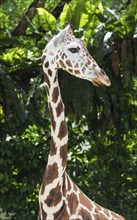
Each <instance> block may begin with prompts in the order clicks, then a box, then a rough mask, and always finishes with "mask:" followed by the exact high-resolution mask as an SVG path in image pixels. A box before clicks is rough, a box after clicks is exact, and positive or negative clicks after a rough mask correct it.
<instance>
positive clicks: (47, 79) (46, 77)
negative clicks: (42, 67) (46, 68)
mask: <svg viewBox="0 0 137 220" xmlns="http://www.w3.org/2000/svg"><path fill="white" fill-rule="evenodd" d="M44 81H45V82H46V83H47V85H48V87H49V88H50V81H49V78H48V76H47V74H44Z"/></svg>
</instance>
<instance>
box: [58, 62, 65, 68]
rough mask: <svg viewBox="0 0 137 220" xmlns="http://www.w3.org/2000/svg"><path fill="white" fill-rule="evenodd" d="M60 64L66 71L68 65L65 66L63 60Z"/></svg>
mask: <svg viewBox="0 0 137 220" xmlns="http://www.w3.org/2000/svg"><path fill="white" fill-rule="evenodd" d="M59 63H60V65H61V67H62V68H64V69H65V68H66V65H65V64H64V62H63V61H62V60H60V61H59Z"/></svg>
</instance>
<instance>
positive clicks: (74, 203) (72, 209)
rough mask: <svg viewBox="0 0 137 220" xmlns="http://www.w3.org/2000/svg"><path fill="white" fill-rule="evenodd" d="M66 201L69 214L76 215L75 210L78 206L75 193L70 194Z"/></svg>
mask: <svg viewBox="0 0 137 220" xmlns="http://www.w3.org/2000/svg"><path fill="white" fill-rule="evenodd" d="M67 200H68V207H69V210H70V213H71V214H72V215H73V214H75V213H76V209H77V206H78V199H77V196H76V195H75V193H71V194H70V195H68V196H67Z"/></svg>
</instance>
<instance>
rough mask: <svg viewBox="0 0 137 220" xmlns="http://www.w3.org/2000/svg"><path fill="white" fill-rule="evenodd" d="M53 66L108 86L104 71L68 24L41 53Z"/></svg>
mask: <svg viewBox="0 0 137 220" xmlns="http://www.w3.org/2000/svg"><path fill="white" fill-rule="evenodd" d="M47 54H48V58H49V61H51V64H52V65H53V66H54V67H55V68H61V69H64V70H66V71H67V72H69V73H70V74H72V75H74V76H76V77H79V78H82V79H86V80H89V81H91V82H92V83H93V84H94V85H95V86H99V85H106V86H110V85H111V83H110V80H109V78H108V76H107V75H106V73H105V71H104V70H102V69H101V68H100V67H99V66H98V64H97V63H96V61H95V60H94V59H93V58H92V57H91V55H90V54H89V52H88V50H87V48H86V46H85V44H84V42H83V40H81V39H78V38H75V36H74V35H73V31H72V28H71V26H70V25H68V26H67V27H66V28H65V29H63V30H62V31H61V32H59V34H57V35H56V36H54V37H53V38H52V40H51V41H50V42H49V43H48V44H47V46H46V49H45V51H44V53H43V55H44V56H47Z"/></svg>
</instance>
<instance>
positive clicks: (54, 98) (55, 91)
mask: <svg viewBox="0 0 137 220" xmlns="http://www.w3.org/2000/svg"><path fill="white" fill-rule="evenodd" d="M58 97H59V89H58V87H55V88H54V89H53V95H52V101H53V102H54V103H56V102H57V100H58Z"/></svg>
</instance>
